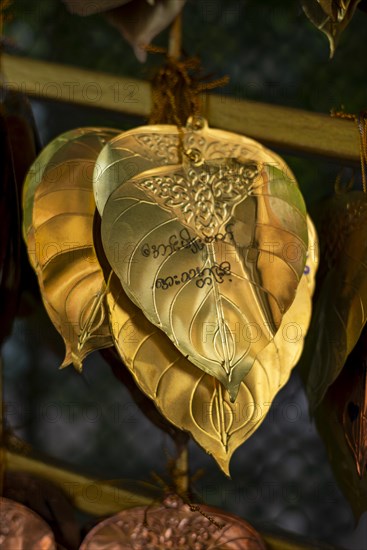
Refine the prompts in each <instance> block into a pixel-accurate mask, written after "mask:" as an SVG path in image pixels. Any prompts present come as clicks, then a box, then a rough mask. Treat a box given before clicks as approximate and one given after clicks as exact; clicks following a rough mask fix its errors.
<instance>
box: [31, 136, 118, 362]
mask: <svg viewBox="0 0 367 550" xmlns="http://www.w3.org/2000/svg"><path fill="white" fill-rule="evenodd" d="M116 133H117V131H115V130H111V129H98V128H84V129H78V130H72V131H70V132H67V133H65V134H63V135H61V136H59V137H58V138H56V139H55V140H53V141H52V142H51V143H50V144H49V145H48V146H47V147H46V148H45V149H44V150H43V151H42V153H41V155H40V156H39V157H38V158H37V159H36V161H35V162H34V164H33V165H32V167H31V169H30V171H29V173H28V175H27V178H26V181H25V187H24V195H23V208H24V221H23V233H24V238H25V241H26V244H27V248H28V255H29V259H30V262H31V264H32V266H33V267H34V269H35V271H36V274H37V277H38V282H39V286H40V289H41V294H42V299H43V302H44V305H45V308H46V310H47V312H48V314H49V316H50V319H51V320H52V322H53V324H54V325H55V327H56V329H57V330H58V332H59V333H60V335H61V336H62V338H63V340H64V342H65V346H66V354H65V359H64V361H63V363H62V365H61V366H62V367H65V366H67V365H69V364H70V363H73V364H74V366H75V368H77V369H78V370H81V368H82V361H83V359H84V358H85V357H86V355H88V354H89V353H91V352H92V351H94V350H96V349H100V348H105V347H109V346H111V345H112V341H111V336H110V331H109V326H108V319H107V318H106V315H105V306H104V300H105V293H106V285H105V282H104V278H103V273H102V270H101V268H100V266H99V264H98V261H97V257H96V254H95V250H94V245H93V216H94V211H95V201H94V196H93V187H92V176H93V170H94V165H95V161H96V158H97V156H98V154H99V152H100V151H101V149H102V147H103V146H104V145H105V144H106V142H107V141H108V140H110V139H111V138H112V137H113V136H115V135H116Z"/></svg>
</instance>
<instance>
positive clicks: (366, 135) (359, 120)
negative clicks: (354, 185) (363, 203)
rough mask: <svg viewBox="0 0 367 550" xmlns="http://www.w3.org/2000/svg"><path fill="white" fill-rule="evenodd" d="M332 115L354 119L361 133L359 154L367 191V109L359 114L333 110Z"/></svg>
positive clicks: (363, 180) (364, 186) (366, 191)
mask: <svg viewBox="0 0 367 550" xmlns="http://www.w3.org/2000/svg"><path fill="white" fill-rule="evenodd" d="M330 114H331V116H332V117H335V118H342V119H344V120H353V121H354V122H355V123H356V125H357V129H358V133H359V154H360V161H361V173H362V187H363V192H364V193H367V110H364V111H361V112H360V113H359V115H358V116H357V115H355V114H353V113H345V112H344V111H335V110H332V111H331V113H330Z"/></svg>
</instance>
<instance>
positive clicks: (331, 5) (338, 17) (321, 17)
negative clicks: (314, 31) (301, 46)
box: [302, 0, 361, 57]
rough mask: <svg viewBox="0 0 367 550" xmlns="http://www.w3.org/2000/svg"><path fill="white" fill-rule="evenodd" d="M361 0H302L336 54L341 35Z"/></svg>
mask: <svg viewBox="0 0 367 550" xmlns="http://www.w3.org/2000/svg"><path fill="white" fill-rule="evenodd" d="M360 1H361V0H342V1H339V0H302V7H303V10H304V12H305V14H306V15H307V17H308V18H309V20H310V21H311V23H312V24H313V25H315V27H317V28H318V29H319V30H320V31H321V32H323V33H324V34H325V35H326V36H327V38H328V40H329V46H330V57H333V56H334V53H335V48H336V46H337V44H338V41H339V38H340V35H341V34H342V32H343V31H344V29H345V28H346V27H347V26H348V25H349V23H350V22H351V20H352V17H353V15H354V12H355V10H356V8H357V6H358V4H359V3H360Z"/></svg>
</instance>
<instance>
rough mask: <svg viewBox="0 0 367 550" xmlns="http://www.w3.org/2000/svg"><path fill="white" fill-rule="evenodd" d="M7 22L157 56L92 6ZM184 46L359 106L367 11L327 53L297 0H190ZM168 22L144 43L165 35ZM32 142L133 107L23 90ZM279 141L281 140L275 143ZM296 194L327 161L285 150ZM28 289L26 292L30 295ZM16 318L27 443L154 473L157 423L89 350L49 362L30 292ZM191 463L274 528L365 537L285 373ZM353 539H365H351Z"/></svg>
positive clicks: (106, 67) (241, 77)
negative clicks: (262, 403) (249, 418)
mask: <svg viewBox="0 0 367 550" xmlns="http://www.w3.org/2000/svg"><path fill="white" fill-rule="evenodd" d="M11 13H12V19H11V20H10V21H9V22H8V23H7V24H6V26H5V35H6V36H7V37H8V38H9V39H11V40H12V41H13V45H12V48H13V51H14V53H16V54H18V55H24V56H30V57H33V58H37V59H44V60H48V61H52V62H55V63H65V64H70V65H76V66H78V67H85V68H88V69H95V70H99V71H104V72H108V73H112V74H114V75H124V76H131V77H138V78H143V79H148V78H150V77H151V76H152V74H153V72H154V68H155V67H157V66H159V64H160V63H161V62H162V57H161V56H159V55H149V56H148V61H147V63H146V64H143V65H142V64H140V63H139V62H138V61H137V60H136V58H135V56H134V54H133V52H132V50H131V48H130V46H129V45H128V44H127V43H126V42H125V41H124V40H123V39H122V37H121V35H120V34H119V33H118V31H117V30H116V29H114V28H113V27H111V26H110V25H109V24H108V23H107V22H106V21H105V19H104V18H103V17H102V16H99V15H94V16H90V17H86V18H83V17H78V16H73V15H71V14H70V13H69V12H68V11H67V10H66V8H65V6H64V4H63V3H62V2H61V1H60V0H37V1H36V2H27V1H20V0H14V2H13V5H12V9H11ZM183 28H184V34H183V47H184V50H185V52H186V53H188V54H190V55H192V54H198V55H200V56H201V58H202V61H203V65H204V67H205V69H206V71H207V73H208V74H209V73H210V74H212V75H213V78H216V77H220V76H223V75H227V74H228V75H229V76H230V83H229V84H228V85H227V86H226V87H225V88H223V89H221V90H219V91H218V90H217V91H216V93H223V94H226V95H231V96H233V97H236V98H238V99H255V100H258V101H264V102H266V103H275V104H280V105H286V106H291V107H297V108H302V109H307V110H310V111H317V112H323V113H329V112H330V109H332V108H336V109H339V108H340V107H341V106H342V105H343V106H344V107H345V110H346V111H348V112H355V113H358V112H359V111H360V110H361V109H363V108H366V107H367V94H366V88H367V71H366V69H367V56H366V55H365V40H366V36H367V14H365V13H363V12H362V11H357V13H356V15H355V17H354V19H353V21H352V22H351V24H350V26H349V27H348V28H347V29H346V31H345V32H344V34H343V35H342V38H341V41H340V43H339V45H338V47H337V50H336V54H335V57H334V59H332V60H329V48H328V42H327V39H326V37H325V36H324V35H322V34H321V33H320V32H319V31H317V30H316V29H315V28H314V27H313V26H312V25H311V23H310V22H309V21H308V20H307V18H306V16H305V15H304V13H303V11H302V9H301V6H300V2H298V1H293V2H289V1H287V0H276V1H272V2H270V1H269V2H264V1H263V2H258V1H255V0H253V1H240V0H226V1H224V0H199V1H194V0H189V1H188V2H187V4H186V7H185V9H184V14H183ZM167 39H168V32H167V31H165V32H163V33H162V34H161V35H160V36H158V37H157V38H156V39H155V40H154V44H157V45H161V46H166V44H167ZM32 107H33V110H34V115H35V118H36V122H37V125H38V129H39V133H40V137H41V142H42V145H46V144H47V143H48V142H49V141H50V140H51V139H52V138H54V137H55V136H57V135H58V134H60V133H61V132H64V131H66V130H69V129H71V128H74V127H77V126H93V125H97V126H111V127H115V128H116V127H117V128H121V129H122V130H123V129H128V128H131V127H133V126H135V125H138V124H140V123H142V122H143V120H142V119H138V118H136V119H135V118H132V117H125V116H124V115H121V114H115V113H113V112H106V111H102V110H100V109H98V106H96V108H95V109H89V108H88V109H86V108H82V107H76V106H72V105H68V104H63V103H56V102H55V103H54V102H46V101H42V100H33V101H32ZM279 152H280V153H281V154H282V153H283V152H282V151H279ZM284 157H285V159H286V161H287V162H288V163H289V165H290V166H291V168H292V169H293V171H294V172H295V174H296V177H297V180H298V182H299V185H300V187H301V190H302V192H303V193H304V196H305V199H306V202H307V205H308V207H309V208H310V210H311V212H312V208H313V205H315V204H316V203H317V201H318V200H320V199H321V198H323V197H326V196H328V195H330V194H331V193H332V191H333V186H334V181H335V177H336V175H337V174H338V172H339V171H340V169H341V166H340V165H338V164H337V163H336V162H327V161H323V160H320V159H315V158H311V157H301V156H292V155H290V154H286V155H284ZM28 299H29V300H30V299H31V298H30V297H28ZM32 310H33V313H32V315H31V316H30V317H24V318H19V319H17V320H16V322H15V325H14V328H13V333H12V336H11V338H10V339H9V340H8V341H7V343H6V345H5V347H4V349H3V360H4V381H5V398H6V402H7V409H6V411H7V420H8V422H9V424H10V425H11V426H12V428H13V430H14V433H15V434H16V435H18V436H19V437H21V438H23V439H24V440H25V441H26V442H28V443H29V444H30V445H32V446H33V447H34V448H36V449H38V450H41V451H43V452H45V453H47V454H49V455H50V456H53V457H57V458H59V459H63V460H65V461H67V462H69V463H70V464H71V465H73V466H75V467H77V468H78V469H81V470H84V471H85V472H87V473H89V474H91V475H92V476H95V477H98V476H100V477H106V478H109V479H111V478H131V479H137V480H147V479H149V472H150V471H151V470H154V471H156V472H158V473H160V472H163V471H164V469H165V466H166V463H167V453H170V452H171V453H172V452H173V450H172V445H171V443H170V441H169V438H168V436H166V435H165V434H163V432H160V431H159V430H158V429H157V428H156V427H155V426H153V425H152V424H151V423H150V422H149V421H148V420H147V419H146V418H145V417H144V416H143V415H142V414H141V413H140V411H139V410H138V409H137V408H136V406H135V405H134V403H133V401H132V398H131V397H130V395H129V393H128V392H127V390H126V389H125V388H124V387H123V386H122V385H119V384H118V383H117V382H116V380H115V378H114V376H113V374H112V373H111V370H110V368H109V367H108V365H107V364H106V363H105V362H104V361H103V359H102V358H101V357H100V355H99V354H98V353H95V354H93V355H92V356H90V357H89V358H88V359H87V360H86V361H85V366H84V373H83V375H79V374H77V373H76V372H75V371H74V370H73V368H72V367H69V368H67V369H64V370H62V371H59V370H58V366H59V365H60V363H61V360H62V358H63V345H62V341H61V338H60V337H59V336H58V334H57V332H56V331H55V329H54V328H53V326H52V324H51V322H50V321H49V320H48V317H47V315H46V313H45V311H44V309H43V307H42V305H41V303H40V302H39V303H36V302H33V304H32ZM190 467H191V471H192V472H195V470H197V469H198V468H204V469H205V475H204V477H203V478H202V479H201V480H200V481H198V482H197V484H196V489H197V492H198V494H199V495H200V496H201V497H202V498H203V499H204V500H205V501H206V502H207V503H208V504H212V505H217V506H221V507H223V508H225V509H227V510H230V511H232V512H235V513H237V514H240V515H241V516H243V517H244V518H246V519H247V520H249V521H250V522H252V523H254V525H256V526H258V527H260V528H262V529H266V530H274V529H279V528H281V529H285V530H289V531H293V532H296V533H299V534H302V535H305V536H306V535H307V536H308V537H313V538H315V539H317V540H320V541H327V542H330V543H335V544H339V545H342V546H344V547H345V548H350V549H358V550H365V549H366V548H367V546H366V541H367V517H366V514H365V515H364V516H363V518H362V520H361V522H360V524H359V526H358V529H357V531H355V528H356V525H355V520H354V518H353V515H352V512H351V509H350V506H349V504H348V503H347V501H346V500H345V498H344V497H343V495H342V494H341V492H340V490H339V488H338V486H337V484H336V481H335V480H334V478H333V475H332V472H331V469H330V466H329V465H328V462H327V458H326V453H325V450H324V447H323V444H322V441H321V440H320V438H319V436H318V434H317V432H316V430H315V427H314V424H313V423H312V421H310V419H309V416H308V410H307V401H306V397H305V394H304V391H303V389H302V386H301V382H300V379H299V376H298V374H297V372H296V371H295V372H294V373H293V375H292V377H291V380H290V382H289V383H288V385H287V386H286V387H285V388H284V389H283V390H282V391H281V392H280V393H279V395H278V396H277V398H276V400H275V402H274V403H273V406H272V408H271V411H270V413H269V414H268V417H267V418H266V420H265V422H264V423H263V425H262V426H261V427H260V428H259V429H258V431H257V432H255V434H254V435H253V436H252V437H251V438H250V440H249V441H247V442H246V443H245V444H243V445H242V447H240V449H239V450H237V452H236V453H235V455H234V457H233V459H232V462H231V473H232V480H228V479H227V478H226V477H225V476H224V474H222V473H221V472H220V471H219V469H218V467H217V466H216V464H215V462H214V460H213V459H212V458H211V457H209V456H208V455H206V454H205V452H204V451H202V450H201V449H200V448H199V447H198V446H197V445H196V444H195V443H192V442H191V443H190ZM362 541H364V542H362Z"/></svg>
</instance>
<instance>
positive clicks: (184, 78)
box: [146, 46, 229, 162]
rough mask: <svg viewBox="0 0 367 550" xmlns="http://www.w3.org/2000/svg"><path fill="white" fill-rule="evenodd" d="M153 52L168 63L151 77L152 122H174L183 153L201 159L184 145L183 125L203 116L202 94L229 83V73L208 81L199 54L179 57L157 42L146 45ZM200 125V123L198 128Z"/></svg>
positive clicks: (196, 159) (150, 121)
mask: <svg viewBox="0 0 367 550" xmlns="http://www.w3.org/2000/svg"><path fill="white" fill-rule="evenodd" d="M146 50H147V51H148V52H151V53H158V54H164V55H165V56H166V60H165V63H164V65H163V66H162V67H160V68H159V69H158V71H157V72H156V74H155V75H154V77H153V79H152V97H153V106H152V112H151V115H150V117H149V124H174V125H175V126H177V131H178V137H179V148H180V154H181V155H182V154H184V155H186V156H188V157H189V158H190V160H192V161H193V162H198V158H197V156H196V155H195V152H192V151H190V150H188V151H186V150H185V148H184V145H183V138H184V131H183V127H184V126H185V125H186V122H187V120H188V119H189V118H190V117H192V119H193V120H195V119H196V120H198V121H199V120H200V109H201V100H200V94H202V93H203V92H207V91H209V90H213V89H215V88H218V87H220V86H224V85H225V84H227V83H228V81H229V78H228V76H224V77H222V78H218V79H216V80H213V81H208V78H209V77H208V75H204V74H203V69H202V65H201V61H200V59H199V57H186V58H184V59H177V58H175V57H172V56H170V55H169V53H168V52H167V50H165V49H164V48H159V47H157V46H146ZM200 127H201V125H200V123H198V124H197V129H199V128H200Z"/></svg>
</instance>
